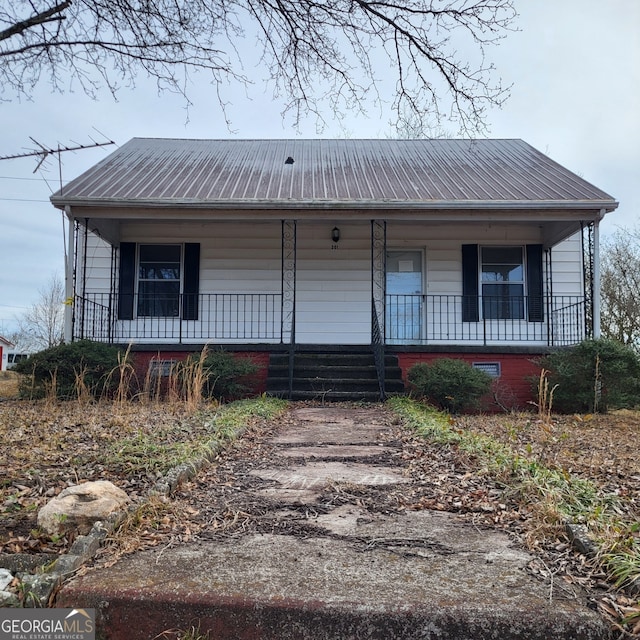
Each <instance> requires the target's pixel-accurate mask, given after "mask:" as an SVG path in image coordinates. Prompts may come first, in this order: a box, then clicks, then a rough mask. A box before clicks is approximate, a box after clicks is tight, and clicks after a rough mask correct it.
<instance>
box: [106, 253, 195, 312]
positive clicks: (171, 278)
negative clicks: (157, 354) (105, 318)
mask: <svg viewBox="0 0 640 640" xmlns="http://www.w3.org/2000/svg"><path fill="white" fill-rule="evenodd" d="M199 286H200V245H199V244H198V243H186V244H185V245H181V244H136V243H133V242H123V243H121V244H120V276H119V299H118V318H119V319H121V320H131V319H133V318H134V314H135V317H138V318H144V317H153V318H177V317H182V319H184V320H197V318H198V295H199Z"/></svg>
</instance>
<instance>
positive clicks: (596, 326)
mask: <svg viewBox="0 0 640 640" xmlns="http://www.w3.org/2000/svg"><path fill="white" fill-rule="evenodd" d="M604 214H605V211H604V209H602V210H601V211H600V219H602V218H604ZM600 219H599V220H596V221H595V222H594V223H593V299H592V304H593V310H592V314H593V338H594V340H597V339H598V338H600V335H601V326H600V307H601V296H600Z"/></svg>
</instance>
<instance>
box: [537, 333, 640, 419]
mask: <svg viewBox="0 0 640 640" xmlns="http://www.w3.org/2000/svg"><path fill="white" fill-rule="evenodd" d="M539 364H540V366H541V367H542V368H543V369H545V370H547V371H548V374H547V380H548V385H549V389H552V388H553V387H556V388H555V390H554V393H553V409H554V410H557V411H560V412H564V413H588V412H596V411H601V412H606V411H607V410H609V409H624V408H633V407H637V406H638V405H639V404H640V358H639V357H638V355H637V354H636V353H635V352H634V351H633V350H632V349H631V348H630V347H629V346H627V345H624V344H622V343H621V342H618V341H616V340H609V339H604V338H602V339H599V340H585V341H583V342H581V343H580V344H578V345H576V346H575V347H570V348H567V349H561V350H558V351H555V352H553V353H551V354H549V355H547V356H545V357H543V358H541V359H540V360H539ZM556 385H557V386H556Z"/></svg>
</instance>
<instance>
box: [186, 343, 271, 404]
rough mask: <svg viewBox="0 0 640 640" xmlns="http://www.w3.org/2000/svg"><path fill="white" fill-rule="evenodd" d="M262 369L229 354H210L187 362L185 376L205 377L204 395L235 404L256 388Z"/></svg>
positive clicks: (203, 379) (212, 352) (250, 361)
mask: <svg viewBox="0 0 640 640" xmlns="http://www.w3.org/2000/svg"><path fill="white" fill-rule="evenodd" d="M258 369H259V367H258V366H257V365H256V364H255V362H253V360H250V359H249V358H244V357H239V356H235V355H233V354H232V353H228V352H226V351H222V350H220V351H209V352H205V353H204V360H203V359H202V354H199V355H197V356H194V357H192V358H190V359H189V360H187V361H186V363H185V365H184V367H183V376H186V377H189V378H191V380H190V383H191V385H192V386H193V382H194V379H195V378H197V377H199V376H201V377H202V395H203V396H204V397H206V398H215V399H217V400H235V399H238V398H242V397H245V396H247V395H249V394H250V393H251V392H252V390H253V388H254V380H253V376H255V374H256V373H257V372H258Z"/></svg>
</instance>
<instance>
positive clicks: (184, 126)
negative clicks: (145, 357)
mask: <svg viewBox="0 0 640 640" xmlns="http://www.w3.org/2000/svg"><path fill="white" fill-rule="evenodd" d="M515 5H516V9H517V11H518V13H519V18H518V19H517V21H516V25H515V26H517V28H518V31H515V32H512V33H510V34H509V35H508V36H507V38H506V39H505V40H503V41H502V42H501V44H500V45H499V46H498V47H496V48H491V49H490V50H489V52H488V53H489V57H490V58H491V59H492V61H493V62H494V64H495V66H496V69H497V75H498V76H500V77H501V78H502V81H503V83H504V84H505V85H512V88H511V95H510V98H509V99H508V100H507V101H506V103H505V104H504V105H503V107H502V108H501V109H497V108H496V109H495V110H492V111H490V112H489V113H488V115H487V124H488V128H489V131H488V134H487V136H488V137H492V138H522V139H523V140H525V141H526V142H528V143H529V144H531V145H533V146H534V147H536V148H537V149H539V150H540V151H542V152H544V153H546V154H547V155H549V156H550V157H551V158H552V159H554V160H555V161H557V162H559V163H560V164H562V165H564V166H566V167H567V168H568V169H570V170H571V171H573V172H575V173H577V174H578V175H580V176H581V177H583V178H584V179H585V180H588V181H589V182H591V183H593V184H595V185H596V186H597V187H599V188H600V189H602V190H604V191H605V192H607V193H608V194H610V195H611V196H613V197H614V198H615V199H616V200H618V201H619V202H620V206H619V208H618V210H617V211H615V212H614V213H612V214H609V215H608V216H607V217H606V218H605V220H604V222H603V223H602V225H601V232H602V235H603V237H605V238H606V237H607V236H610V235H611V234H613V233H615V232H616V230H618V229H627V230H635V229H638V228H640V0H608V2H607V3H602V1H601V0H535V1H531V0H515ZM229 96H230V101H231V104H230V106H229V108H228V113H229V115H230V116H231V119H232V130H230V129H229V127H228V126H227V124H226V123H225V121H224V118H223V116H222V113H221V111H220V109H219V107H218V105H217V102H216V97H215V94H214V93H213V90H212V89H211V87H209V86H208V85H207V84H206V83H205V82H202V83H200V84H198V85H197V86H195V87H194V88H193V89H192V90H191V91H190V97H191V98H192V102H193V106H192V107H190V109H189V112H188V113H187V111H186V109H185V104H184V100H183V99H182V98H181V97H180V96H177V95H173V94H167V93H164V94H161V95H158V92H157V90H156V88H155V85H154V84H153V83H152V82H147V81H146V80H145V79H144V78H143V79H141V80H140V81H139V82H137V86H136V87H135V88H127V87H123V88H122V89H121V90H120V91H119V93H118V94H117V101H114V100H113V98H112V97H111V95H110V94H108V93H106V92H105V93H102V94H100V95H99V97H98V99H97V100H92V99H91V98H89V97H88V96H86V95H85V94H84V93H82V92H81V91H80V90H77V91H74V90H73V89H72V90H71V91H69V92H66V93H64V94H57V93H51V91H50V90H49V87H48V86H47V85H46V83H43V84H42V85H40V86H39V87H38V89H37V90H36V92H35V93H34V94H33V99H32V100H31V101H22V102H18V101H13V102H0V156H4V155H12V154H18V153H23V152H27V151H30V150H32V149H34V148H35V147H36V145H35V143H34V142H33V140H36V141H37V142H39V143H41V144H42V145H44V146H45V147H56V146H57V145H58V144H60V145H63V146H74V145H76V144H81V145H82V144H91V143H92V141H100V142H102V141H104V140H107V139H108V140H113V141H115V142H116V143H117V144H119V145H121V144H123V143H125V142H126V141H128V140H129V139H131V138H133V137H169V138H170V137H179V138H291V137H304V138H314V137H319V136H321V137H326V138H335V137H337V138H344V137H351V138H386V137H391V136H392V129H391V126H390V124H389V122H390V116H388V115H386V114H384V113H383V114H381V113H380V111H379V110H377V109H375V108H372V109H371V110H370V111H369V113H370V117H363V116H354V117H353V118H347V119H346V120H345V121H344V122H341V123H339V122H334V121H332V120H331V119H330V118H327V126H326V127H325V129H324V130H323V131H322V133H321V134H318V132H317V130H316V123H315V121H314V120H312V119H310V120H309V121H306V122H303V123H302V125H301V126H300V127H299V129H298V130H296V129H294V128H293V126H292V123H291V122H290V120H286V119H285V120H283V118H282V116H281V112H282V108H283V105H282V104H281V103H279V102H278V101H276V100H273V98H272V97H271V93H270V92H265V91H264V90H263V86H262V84H261V83H260V82H257V83H256V85H255V86H254V87H253V88H252V89H250V90H249V92H247V91H246V90H245V89H244V88H241V87H238V88H237V90H233V89H230V90H229ZM115 148H116V147H115V146H111V147H103V148H97V149H88V150H82V151H77V152H68V153H64V154H61V159H62V164H61V166H59V165H58V163H57V162H54V161H52V160H49V161H48V162H46V163H45V164H44V165H43V166H42V167H41V168H40V169H39V170H38V171H37V172H36V173H34V170H35V169H36V166H37V164H38V161H37V160H36V159H34V158H24V159H17V160H3V161H0V335H7V334H10V333H11V332H12V331H14V330H15V329H16V328H17V320H16V319H17V317H19V316H20V315H22V314H23V313H24V312H25V311H26V310H27V309H28V308H29V307H30V306H31V305H32V304H34V303H35V302H36V301H37V300H38V298H39V295H40V294H39V292H40V291H41V290H42V289H44V288H46V286H47V283H48V282H49V281H50V278H51V277H52V275H53V274H56V273H57V274H58V275H60V276H62V274H63V270H64V253H65V233H66V232H65V228H66V225H65V224H64V223H63V218H62V214H61V213H60V212H59V211H58V210H57V209H54V208H53V206H52V205H51V204H50V202H49V200H48V198H49V196H50V195H51V193H53V192H54V191H56V190H57V189H58V188H59V186H60V174H61V176H62V182H63V183H66V182H68V181H70V180H72V179H73V178H75V177H77V176H78V175H80V174H81V173H82V172H83V171H85V170H87V169H88V168H89V167H91V166H92V165H94V164H95V163H96V162H98V161H100V160H101V159H102V158H104V157H106V155H108V153H109V152H110V151H112V150H115Z"/></svg>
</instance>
